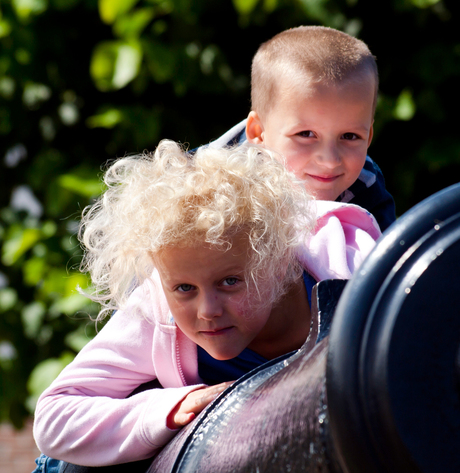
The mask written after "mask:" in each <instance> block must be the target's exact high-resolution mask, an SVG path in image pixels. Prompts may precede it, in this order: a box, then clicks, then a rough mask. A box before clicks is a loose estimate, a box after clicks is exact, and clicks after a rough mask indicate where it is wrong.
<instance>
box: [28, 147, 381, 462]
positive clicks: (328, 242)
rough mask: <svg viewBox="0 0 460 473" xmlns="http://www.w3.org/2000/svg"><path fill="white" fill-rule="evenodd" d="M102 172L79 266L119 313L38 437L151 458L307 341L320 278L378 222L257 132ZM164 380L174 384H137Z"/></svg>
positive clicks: (100, 458) (47, 402)
mask: <svg viewBox="0 0 460 473" xmlns="http://www.w3.org/2000/svg"><path fill="white" fill-rule="evenodd" d="M105 184H106V186H107V190H106V191H105V192H104V194H103V195H102V197H101V198H100V199H99V200H98V201H97V202H96V203H95V204H94V205H93V206H91V207H89V208H88V209H86V210H85V211H84V214H83V219H82V225H81V231H80V238H81V241H82V244H83V246H84V248H85V256H84V260H83V264H82V268H83V270H85V271H89V272H90V274H91V277H92V281H93V289H92V292H91V294H90V297H92V298H93V299H94V300H96V301H98V302H100V303H101V304H102V309H101V313H100V317H101V318H102V317H104V316H105V315H106V314H107V313H108V312H112V311H114V310H115V314H114V315H113V316H112V317H110V319H109V321H108V322H107V324H106V325H105V326H104V328H103V329H102V330H101V331H100V332H99V334H98V335H97V336H96V337H95V338H94V339H93V340H92V341H91V342H89V343H88V344H87V345H86V347H85V348H83V350H82V351H81V352H80V353H79V354H78V355H77V357H76V358H75V360H74V361H73V362H72V363H71V364H70V365H69V366H68V367H67V368H65V369H64V370H63V371H62V373H61V374H60V375H59V376H58V378H57V379H56V380H55V381H54V383H53V384H52V385H51V386H50V387H49V388H48V389H47V390H46V391H45V392H44V393H43V394H42V396H41V397H40V399H39V401H38V404H37V409H36V413H35V438H36V441H37V444H38V446H39V448H41V449H42V451H43V452H44V453H45V454H47V455H50V456H51V457H54V458H57V459H60V460H64V461H66V462H71V463H76V464H78V465H88V466H104V465H114V464H118V463H125V462H133V461H135V460H142V459H146V458H149V457H151V456H153V455H154V454H155V452H156V451H157V450H158V449H159V448H161V447H162V446H164V445H165V444H166V443H167V442H168V441H169V440H170V439H171V438H172V437H173V436H174V435H175V433H176V432H177V430H178V429H179V428H181V427H182V426H184V425H186V424H188V423H189V422H191V420H192V419H193V418H194V417H195V416H196V415H197V414H198V413H199V412H201V411H202V410H203V409H204V408H205V407H206V406H207V405H208V404H209V403H210V402H211V401H212V400H213V399H214V398H215V397H216V396H217V395H218V394H220V393H221V392H222V391H223V390H224V389H225V388H226V387H227V386H228V385H229V384H230V383H231V382H232V381H233V380H235V379H237V378H238V377H240V376H241V375H243V374H244V373H246V372H248V371H250V370H251V369H252V368H254V367H256V366H259V365H261V364H263V363H264V362H266V361H268V360H271V359H273V358H276V357H278V356H280V355H283V354H286V353H289V352H291V351H293V350H296V349H298V348H300V347H301V345H302V344H303V343H304V342H305V340H306V338H307V336H308V334H309V331H310V325H311V313H310V303H309V298H310V296H311V288H312V286H313V284H315V282H316V281H317V280H320V279H323V278H324V277H331V276H332V277H342V278H345V277H349V275H350V273H351V272H352V271H353V270H354V268H355V267H356V266H357V265H358V264H359V262H360V261H361V260H362V257H363V255H365V254H366V253H367V252H368V251H369V250H370V249H371V247H372V246H373V244H374V240H375V238H376V237H377V236H378V234H379V232H378V230H377V228H378V227H376V224H375V221H374V220H373V219H372V217H370V216H369V215H368V213H367V212H365V211H362V210H361V209H358V208H357V207H354V206H347V204H334V203H331V202H327V203H325V204H328V205H329V207H328V209H327V211H320V210H318V209H320V208H321V205H322V204H321V203H316V202H313V201H312V199H311V197H309V196H308V195H307V194H306V192H305V190H304V186H303V185H302V183H299V182H298V181H297V180H296V178H295V177H294V176H293V175H292V174H290V173H289V172H288V171H287V170H286V168H285V166H284V164H283V161H282V159H281V158H280V157H279V156H275V155H274V154H273V153H271V152H269V151H268V150H266V149H262V148H260V147H257V146H254V145H247V146H241V147H238V148H233V149H214V148H212V147H209V148H202V149H199V150H198V151H197V153H196V154H195V155H193V156H191V155H190V154H188V153H187V152H186V151H185V150H184V149H183V148H182V147H181V146H179V145H178V144H176V143H174V142H172V141H162V142H161V143H160V145H159V146H158V148H157V150H156V151H155V152H154V153H153V154H150V153H146V154H143V155H141V156H133V157H127V158H123V159H120V160H118V161H115V162H114V163H113V164H112V165H111V166H110V167H109V168H108V170H107V172H106V173H105ZM323 204H324V203H323ZM373 225H374V226H375V228H374V227H372V226H373ZM329 228H331V229H332V231H329V230H328V229H329ZM369 228H374V230H375V231H374V232H372V231H369ZM331 256H333V257H332V258H331ZM312 276H313V277H312ZM152 380H157V381H158V382H159V383H160V384H161V386H162V389H161V388H157V389H147V390H139V389H137V388H138V387H139V386H140V385H142V384H144V383H147V382H149V381H152ZM133 391H135V394H133V395H131V396H130V394H132V392H133ZM144 467H145V465H144ZM133 471H134V470H133Z"/></svg>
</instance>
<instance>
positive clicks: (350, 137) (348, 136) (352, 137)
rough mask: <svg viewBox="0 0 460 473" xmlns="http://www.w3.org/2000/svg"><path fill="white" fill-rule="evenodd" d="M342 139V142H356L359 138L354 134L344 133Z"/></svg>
mask: <svg viewBox="0 0 460 473" xmlns="http://www.w3.org/2000/svg"><path fill="white" fill-rule="evenodd" d="M342 138H343V139H344V140H358V139H359V136H358V135H357V134H356V133H344V134H343V135H342Z"/></svg>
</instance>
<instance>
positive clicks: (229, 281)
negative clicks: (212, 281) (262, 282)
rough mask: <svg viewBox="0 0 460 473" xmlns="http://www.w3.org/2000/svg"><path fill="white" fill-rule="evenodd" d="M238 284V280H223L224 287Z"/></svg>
mask: <svg viewBox="0 0 460 473" xmlns="http://www.w3.org/2000/svg"><path fill="white" fill-rule="evenodd" d="M237 282H238V278H226V279H224V280H223V282H222V285H223V286H234V285H235V284H236V283H237Z"/></svg>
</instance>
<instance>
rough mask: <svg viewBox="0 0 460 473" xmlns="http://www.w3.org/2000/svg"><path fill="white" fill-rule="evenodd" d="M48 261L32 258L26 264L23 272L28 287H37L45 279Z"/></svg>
mask: <svg viewBox="0 0 460 473" xmlns="http://www.w3.org/2000/svg"><path fill="white" fill-rule="evenodd" d="M45 270H46V261H45V259H44V258H42V257H35V258H30V259H28V260H27V261H25V262H24V264H23V266H22V271H23V274H24V282H25V283H26V284H27V285H28V286H36V285H37V284H38V283H39V282H40V281H41V280H42V279H43V277H44V275H45Z"/></svg>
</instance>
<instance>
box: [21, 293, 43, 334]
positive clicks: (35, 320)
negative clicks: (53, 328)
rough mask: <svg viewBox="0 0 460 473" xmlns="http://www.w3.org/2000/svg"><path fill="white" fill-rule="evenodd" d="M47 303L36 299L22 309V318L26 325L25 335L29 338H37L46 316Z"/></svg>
mask: <svg viewBox="0 0 460 473" xmlns="http://www.w3.org/2000/svg"><path fill="white" fill-rule="evenodd" d="M45 312H46V308H45V304H43V302H39V301H35V302H32V303H30V304H28V305H26V306H25V307H24V308H23V309H22V311H21V320H22V324H23V326H24V335H25V336H26V337H27V338H35V337H36V336H37V335H38V333H39V331H40V329H41V326H42V324H43V320H44V318H45Z"/></svg>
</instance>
